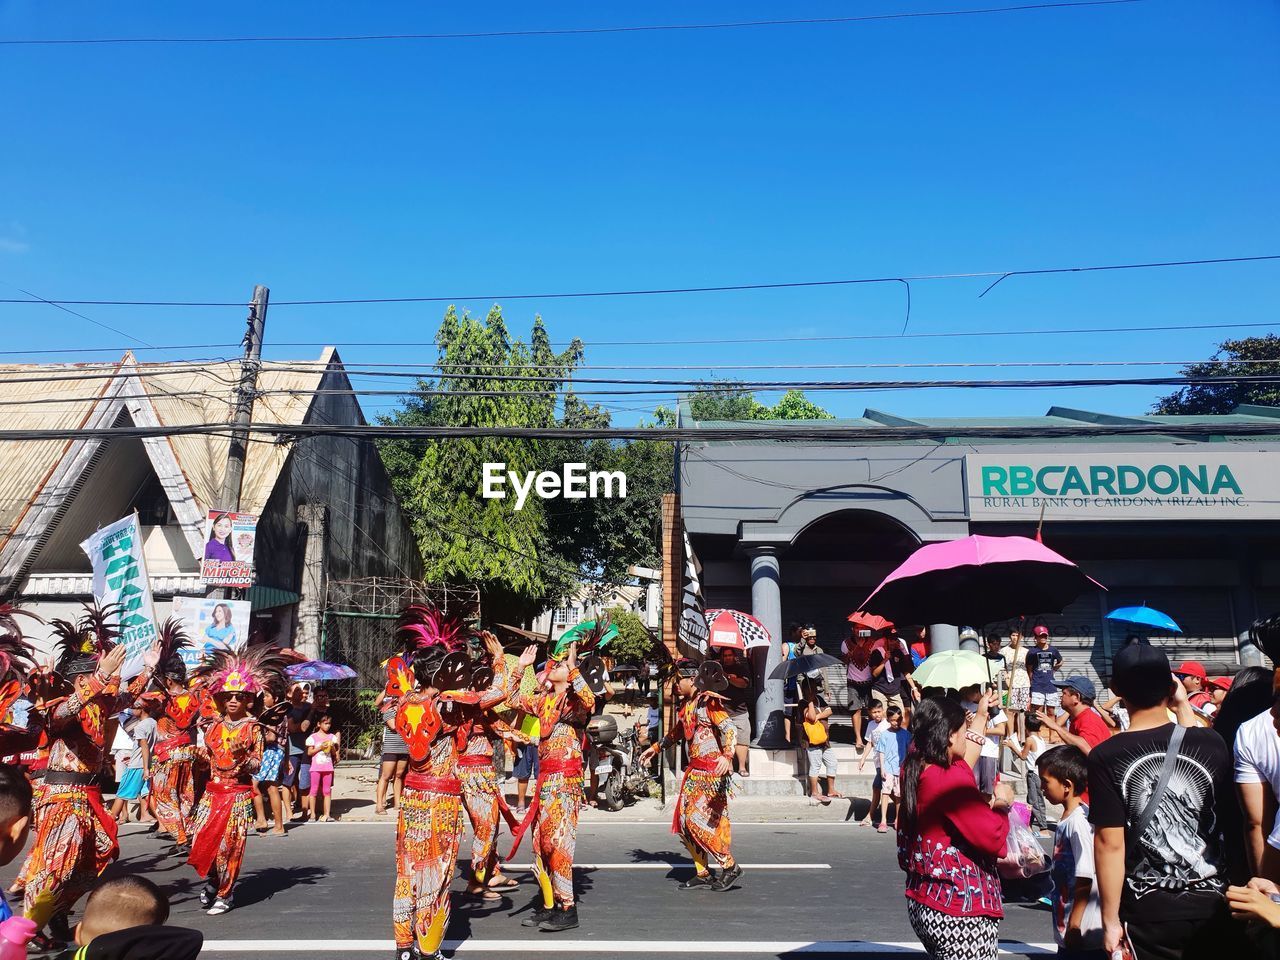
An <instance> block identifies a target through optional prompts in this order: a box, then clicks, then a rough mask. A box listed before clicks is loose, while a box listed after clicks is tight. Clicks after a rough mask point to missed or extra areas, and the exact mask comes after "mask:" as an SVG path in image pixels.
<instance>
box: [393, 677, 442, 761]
mask: <svg viewBox="0 0 1280 960" xmlns="http://www.w3.org/2000/svg"><path fill="white" fill-rule="evenodd" d="M395 729H396V733H398V734H400V736H402V737H404V742H405V745H406V746H408V748H409V770H410V771H411V772H412V773H416V774H422V775H425V776H428V777H456V776H457V772H458V742H457V738H456V737H454V736H452V734H453V733H454V732H455V731H456V729H457V728H456V727H455V726H453V725H452V724H449V723H446V722H445V720H444V719H443V718H442V717H441V716H440V710H439V707H438V704H437V703H436V698H435V697H429V696H427V695H425V694H422V693H411V694H409V695H408V696H406V697H404V698H403V699H402V700H401V701H400V705H399V706H398V707H397V708H396V716H395ZM446 734H447V735H446Z"/></svg>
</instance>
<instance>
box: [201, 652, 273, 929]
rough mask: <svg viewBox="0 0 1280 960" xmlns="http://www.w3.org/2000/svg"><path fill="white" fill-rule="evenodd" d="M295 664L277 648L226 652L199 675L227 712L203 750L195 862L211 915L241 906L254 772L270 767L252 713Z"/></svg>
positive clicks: (221, 714) (207, 733) (216, 722)
mask: <svg viewBox="0 0 1280 960" xmlns="http://www.w3.org/2000/svg"><path fill="white" fill-rule="evenodd" d="M288 662H289V661H288V659H287V658H286V657H284V656H283V655H282V654H281V653H280V651H279V650H278V649H276V648H275V647H258V648H256V649H252V650H250V651H249V652H248V653H246V654H244V655H240V654H237V653H228V652H221V651H220V652H218V653H215V654H214V655H213V658H212V660H211V661H210V662H209V663H207V664H205V665H202V666H201V667H200V668H199V669H197V670H195V671H193V673H194V674H195V675H196V676H198V677H199V678H201V679H203V680H204V681H205V684H206V689H207V690H208V692H209V695H210V697H211V698H212V700H213V702H214V704H215V705H216V708H217V710H218V714H219V716H218V719H216V720H214V722H213V723H212V725H211V726H209V727H208V728H207V729H206V730H205V733H204V747H203V748H201V750H200V753H201V755H202V756H204V757H205V758H207V760H208V763H209V771H210V779H209V783H208V784H207V785H206V787H205V790H204V796H202V797H201V798H200V804H199V806H198V807H197V808H196V814H195V819H194V829H193V835H194V839H193V840H192V843H191V855H190V856H189V857H188V858H187V863H189V864H191V866H193V867H195V868H196V873H197V874H198V875H200V876H201V877H204V878H205V887H204V889H203V890H202V891H201V892H200V906H202V907H204V908H205V909H206V910H207V911H208V913H209V916H211V917H216V916H219V915H221V914H224V913H226V912H227V911H228V910H230V909H231V908H232V906H233V896H234V893H235V886H236V880H238V879H239V878H240V868H241V866H242V865H243V864H244V846H245V839H246V838H247V837H248V835H249V826H250V824H251V823H252V822H253V774H254V772H255V771H257V769H258V767H259V765H260V764H261V763H262V742H263V741H262V727H261V726H259V724H258V721H257V720H256V719H255V718H254V716H253V714H252V713H251V712H250V711H251V709H252V708H253V705H254V701H255V700H256V699H257V696H258V694H259V693H261V692H262V691H263V690H264V689H265V688H266V687H268V686H272V685H275V686H283V685H284V667H285V665H286V664H287V663H288Z"/></svg>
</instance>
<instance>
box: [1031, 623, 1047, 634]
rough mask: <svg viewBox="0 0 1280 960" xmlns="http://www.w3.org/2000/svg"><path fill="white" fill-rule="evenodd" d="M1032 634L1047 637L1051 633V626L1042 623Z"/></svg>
mask: <svg viewBox="0 0 1280 960" xmlns="http://www.w3.org/2000/svg"><path fill="white" fill-rule="evenodd" d="M1031 635H1032V636H1033V637H1047V636H1048V635H1049V628H1048V627H1046V626H1045V625H1044V624H1043V623H1042V624H1040V626H1038V627H1036V628H1035V629H1034V630H1032V631H1031Z"/></svg>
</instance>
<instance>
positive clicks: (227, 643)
mask: <svg viewBox="0 0 1280 960" xmlns="http://www.w3.org/2000/svg"><path fill="white" fill-rule="evenodd" d="M251 607H252V604H251V603H250V602H249V601H248V600H218V599H215V598H212V597H174V598H173V610H172V615H173V616H174V617H176V618H177V619H179V620H181V621H182V624H183V626H184V627H186V629H187V636H189V637H190V638H191V646H190V647H188V648H187V649H185V650H183V651H182V662H183V663H185V664H186V665H187V669H188V670H190V669H191V668H192V667H195V666H198V665H199V664H200V662H201V661H202V660H204V659H205V658H206V657H207V656H209V655H210V654H213V653H217V652H220V651H236V652H238V651H241V650H243V649H244V648H245V644H247V643H248V642H249V614H250V609H251Z"/></svg>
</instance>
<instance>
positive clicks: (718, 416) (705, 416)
mask: <svg viewBox="0 0 1280 960" xmlns="http://www.w3.org/2000/svg"><path fill="white" fill-rule="evenodd" d="M686 400H687V402H688V404H689V412H690V414H692V416H693V419H694V420H699V421H702V420H830V419H832V415H831V414H830V413H828V412H827V411H826V410H823V409H822V408H821V407H820V406H818V405H817V404H816V403H814V402H813V401H811V400H810V399H809V398H808V397H806V396H805V395H804V391H802V390H788V391H787V392H786V393H784V394H783V395H782V398H781V399H780V400H779V401H778V402H777V403H776V404H774V405H773V406H772V407H769V406H765V405H764V404H763V403H761V402H760V401H759V400H757V399H756V397H755V394H754V393H752V392H751V391H750V390H748V389H747V388H746V387H745V386H743V385H742V384H740V383H736V382H734V381H732V380H719V381H717V380H713V381H710V383H709V384H708V385H707V387H706V388H704V389H702V390H699V391H698V392H697V393H692V394H690V395H689V396H688V397H686ZM654 420H655V422H656V424H657V425H658V426H660V427H674V426H675V424H676V413H675V411H674V410H672V409H670V408H669V407H658V409H657V410H655V411H654Z"/></svg>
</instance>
